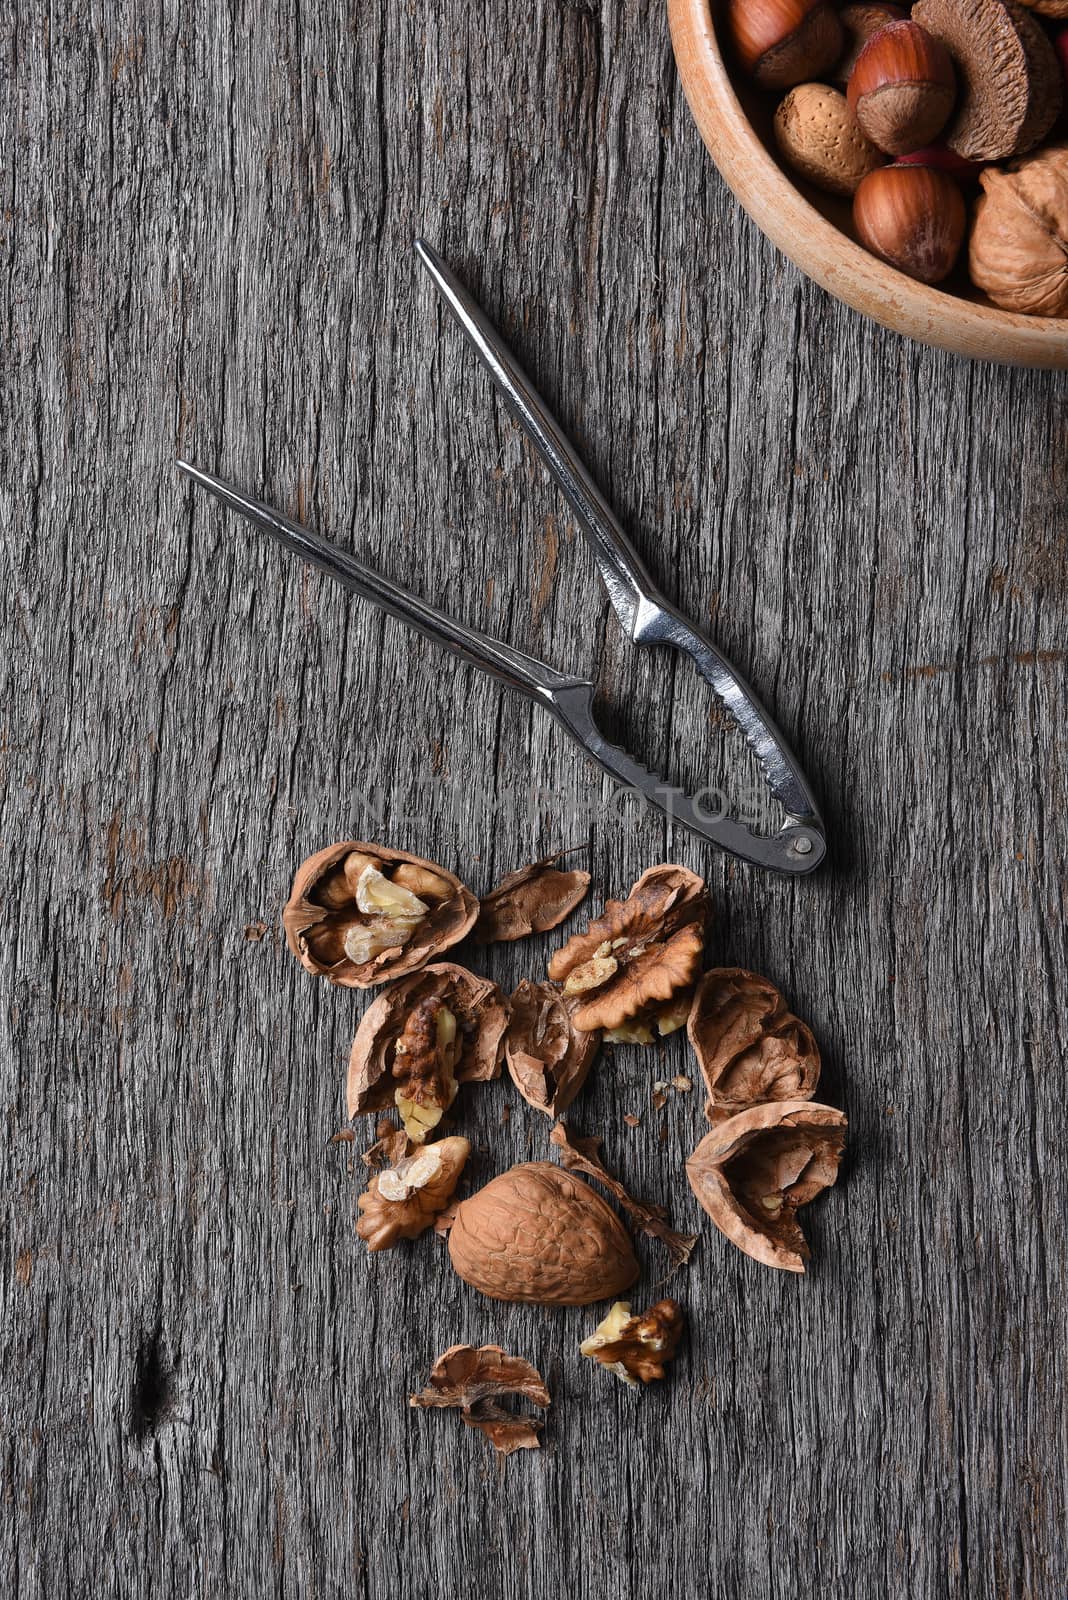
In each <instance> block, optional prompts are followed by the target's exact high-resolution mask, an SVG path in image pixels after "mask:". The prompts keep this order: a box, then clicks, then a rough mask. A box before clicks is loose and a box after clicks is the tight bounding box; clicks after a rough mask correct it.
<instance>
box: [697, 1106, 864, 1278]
mask: <svg viewBox="0 0 1068 1600" xmlns="http://www.w3.org/2000/svg"><path fill="white" fill-rule="evenodd" d="M845 1129H846V1117H845V1113H844V1112H842V1111H836V1110H835V1109H834V1107H833V1106H821V1105H815V1104H813V1103H812V1102H811V1101H809V1100H783V1101H779V1102H778V1103H776V1104H773V1105H762V1106H751V1107H750V1108H749V1110H748V1111H740V1112H739V1113H738V1115H737V1116H734V1117H730V1118H728V1120H727V1121H726V1122H722V1123H720V1125H719V1127H717V1128H714V1129H713V1130H712V1132H711V1133H707V1134H706V1135H705V1137H704V1138H703V1139H702V1140H701V1143H700V1144H699V1145H698V1146H697V1149H696V1150H695V1151H694V1153H693V1155H692V1156H691V1157H690V1159H689V1161H687V1163H686V1176H687V1178H688V1179H689V1183H690V1188H691V1189H692V1190H693V1192H694V1194H695V1195H696V1196H697V1199H698V1202H699V1203H700V1205H701V1206H702V1207H703V1209H704V1210H705V1211H707V1213H708V1215H709V1216H710V1217H711V1218H712V1221H713V1222H714V1223H715V1224H716V1227H717V1228H718V1229H719V1230H720V1232H721V1233H723V1234H725V1235H726V1237H727V1238H728V1239H729V1240H730V1241H731V1243H732V1244H736V1245H737V1246H738V1249H739V1250H743V1251H744V1252H745V1254H746V1255H748V1256H752V1257H753V1259H754V1261H760V1262H763V1264H764V1265H765V1266H767V1267H780V1268H782V1269H783V1270H784V1271H786V1272H804V1270H805V1262H806V1261H807V1260H808V1257H809V1248H808V1245H807V1243H806V1242H805V1237H804V1235H803V1234H802V1232H801V1229H800V1227H799V1226H798V1223H797V1220H796V1213H797V1211H798V1209H799V1208H800V1207H801V1206H804V1205H807V1204H808V1202H809V1201H810V1200H814V1199H815V1198H816V1196H817V1195H818V1194H821V1193H822V1192H823V1190H824V1189H827V1188H829V1187H830V1186H831V1184H833V1183H834V1181H835V1179H836V1178H837V1176H838V1164H839V1162H840V1160H841V1158H842V1146H843V1144H844V1141H845Z"/></svg>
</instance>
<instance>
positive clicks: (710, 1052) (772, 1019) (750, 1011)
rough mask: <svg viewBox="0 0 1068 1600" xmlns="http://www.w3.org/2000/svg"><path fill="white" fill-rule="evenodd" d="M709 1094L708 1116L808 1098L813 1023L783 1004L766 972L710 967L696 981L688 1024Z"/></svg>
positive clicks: (816, 1063) (814, 1067)
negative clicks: (770, 1101)
mask: <svg viewBox="0 0 1068 1600" xmlns="http://www.w3.org/2000/svg"><path fill="white" fill-rule="evenodd" d="M686 1031H687V1033H688V1034H689V1038H690V1043H691V1045H692V1046H693V1051H694V1055H695V1056H696V1057H697V1064H698V1066H699V1067H700V1068H701V1076H702V1077H703V1078H704V1080H705V1088H706V1089H707V1090H708V1099H707V1101H706V1102H705V1115H706V1116H707V1118H708V1120H709V1122H711V1123H717V1122H722V1121H723V1119H724V1117H731V1116H734V1115H735V1114H736V1113H737V1112H739V1111H744V1110H745V1109H746V1107H747V1106H752V1105H758V1104H761V1103H763V1102H765V1101H769V1100H809V1099H811V1097H812V1096H813V1095H814V1094H815V1092H816V1085H817V1083H818V1082H819V1076H820V1051H819V1046H818V1045H817V1043H816V1041H815V1039H814V1038H813V1036H812V1030H811V1029H810V1028H809V1027H808V1026H807V1025H806V1024H805V1023H804V1022H802V1021H801V1020H800V1018H799V1017H795V1016H794V1015H793V1013H792V1012H791V1011H788V1010H787V1009H786V1002H785V1001H784V1000H783V997H782V995H781V994H780V993H779V991H778V989H776V987H775V985H774V984H773V983H772V982H771V981H770V979H768V978H762V977H760V975H759V974H758V973H756V972H746V971H745V969H744V968H742V967H715V968H713V969H712V970H711V971H709V972H706V973H705V975H704V977H703V978H702V979H701V981H700V983H699V984H698V985H697V989H696V992H695V993H694V997H693V1006H692V1008H691V1011H690V1017H689V1021H688V1022H687V1024H686Z"/></svg>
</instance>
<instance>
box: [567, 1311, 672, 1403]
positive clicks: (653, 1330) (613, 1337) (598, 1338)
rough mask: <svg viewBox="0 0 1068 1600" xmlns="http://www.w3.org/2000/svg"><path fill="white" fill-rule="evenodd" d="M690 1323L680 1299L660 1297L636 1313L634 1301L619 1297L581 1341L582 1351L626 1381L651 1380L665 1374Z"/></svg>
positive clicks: (647, 1381)
mask: <svg viewBox="0 0 1068 1600" xmlns="http://www.w3.org/2000/svg"><path fill="white" fill-rule="evenodd" d="M685 1326H686V1319H685V1317H684V1316H683V1314H682V1307H681V1306H680V1305H679V1303H678V1301H677V1300H658V1301H657V1303H656V1305H655V1306H650V1307H649V1310H648V1311H644V1312H642V1314H641V1315H640V1316H637V1317H632V1316H631V1314H630V1302H629V1301H627V1300H617V1301H616V1303H615V1305H614V1306H613V1307H612V1309H611V1311H610V1312H609V1313H608V1315H607V1317H605V1319H604V1321H603V1322H601V1323H599V1324H598V1326H597V1327H596V1328H595V1329H594V1331H593V1333H591V1334H590V1336H589V1338H588V1339H583V1341H582V1343H581V1344H580V1345H579V1351H580V1352H581V1354H582V1355H584V1356H588V1357H589V1358H590V1359H591V1360H593V1361H599V1362H600V1364H601V1366H602V1367H607V1368H608V1370H609V1372H614V1373H615V1375H616V1377H617V1378H621V1379H622V1380H623V1382H624V1383H629V1384H636V1383H637V1382H638V1379H639V1378H640V1379H641V1381H642V1383H651V1382H652V1381H653V1379H654V1378H662V1377H663V1376H664V1370H665V1367H666V1365H667V1363H668V1362H669V1361H672V1360H673V1359H674V1357H675V1355H676V1353H677V1351H678V1348H679V1340H680V1339H681V1338H682V1334H683V1330H684V1328H685Z"/></svg>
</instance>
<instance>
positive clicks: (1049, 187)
mask: <svg viewBox="0 0 1068 1600" xmlns="http://www.w3.org/2000/svg"><path fill="white" fill-rule="evenodd" d="M979 182H980V183H981V184H982V187H983V193H982V194H981V195H980V197H979V199H978V200H977V202H976V206H975V221H974V223H973V226H972V233H971V240H970V243H969V246H968V270H969V272H970V273H971V277H972V282H973V283H974V284H976V285H977V287H978V288H980V289H985V291H986V293H987V294H988V295H989V296H990V298H991V300H993V302H994V304H995V305H999V306H1003V307H1004V309H1005V310H1006V311H1022V312H1026V313H1029V314H1030V315H1031V316H1039V317H1063V316H1068V146H1065V145H1051V146H1049V148H1048V149H1046V150H1040V151H1039V152H1038V153H1037V154H1036V155H1033V156H1027V157H1025V158H1024V160H1022V161H1014V162H1013V163H1012V164H1011V166H1009V167H1007V168H1006V169H1005V170H1004V171H1003V172H999V171H998V170H997V168H995V167H988V168H987V169H986V171H985V172H983V173H982V174H981V175H980V178H979Z"/></svg>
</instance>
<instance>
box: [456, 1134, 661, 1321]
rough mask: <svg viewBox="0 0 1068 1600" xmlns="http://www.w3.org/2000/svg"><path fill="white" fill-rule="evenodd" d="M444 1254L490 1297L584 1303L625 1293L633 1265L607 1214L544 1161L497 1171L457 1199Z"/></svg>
mask: <svg viewBox="0 0 1068 1600" xmlns="http://www.w3.org/2000/svg"><path fill="white" fill-rule="evenodd" d="M449 1256H450V1259H451V1260H452V1264H453V1267H454V1268H455V1270H456V1272H457V1273H458V1274H459V1276H460V1277H461V1278H463V1280H464V1282H465V1283H469V1284H470V1285H471V1287H472V1288H473V1289H478V1290H480V1291H481V1292H482V1294H485V1295H488V1296H489V1298H490V1299H491V1300H508V1301H513V1302H526V1303H529V1304H533V1305H557V1306H585V1305H589V1304H591V1302H593V1301H594V1300H609V1299H612V1298H614V1297H615V1296H617V1295H620V1294H622V1293H623V1291H624V1290H625V1289H629V1288H630V1286H631V1284H632V1283H633V1282H634V1281H635V1279H636V1278H637V1276H638V1263H637V1260H636V1259H635V1256H634V1251H633V1249H632V1247H631V1242H630V1239H629V1238H628V1237H627V1232H626V1229H625V1228H624V1227H623V1224H622V1223H621V1222H620V1220H619V1218H618V1217H617V1216H616V1214H615V1212H614V1211H613V1210H612V1209H611V1207H610V1206H608V1205H607V1204H606V1203H605V1201H603V1200H602V1199H601V1197H600V1195H597V1194H594V1192H593V1190H592V1189H591V1188H590V1187H589V1185H588V1184H586V1183H583V1181H582V1179H581V1178H576V1177H574V1176H573V1175H572V1174H571V1173H570V1172H564V1171H563V1170H562V1169H561V1168H560V1167H554V1166H552V1165H551V1164H550V1163H549V1162H547V1161H530V1162H527V1163H525V1164H524V1165H522V1166H518V1167H513V1168H512V1169H511V1171H510V1172H503V1173H502V1174H501V1176H500V1177H499V1178H494V1179H493V1181H492V1182H491V1183H487V1184H486V1186H485V1188H484V1189H480V1190H479V1191H478V1193H477V1194H473V1195H472V1196H471V1197H470V1199H468V1200H463V1201H461V1203H460V1205H459V1206H457V1208H456V1217H455V1220H454V1222H453V1225H452V1229H451V1231H450V1233H449Z"/></svg>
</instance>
